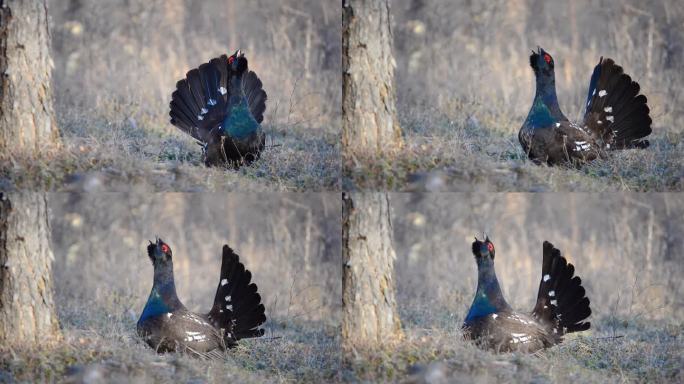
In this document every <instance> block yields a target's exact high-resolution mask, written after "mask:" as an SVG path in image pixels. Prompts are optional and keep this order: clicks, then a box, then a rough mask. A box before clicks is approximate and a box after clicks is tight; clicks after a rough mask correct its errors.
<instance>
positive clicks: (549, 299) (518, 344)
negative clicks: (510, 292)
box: [463, 237, 591, 352]
mask: <svg viewBox="0 0 684 384" xmlns="http://www.w3.org/2000/svg"><path fill="white" fill-rule="evenodd" d="M473 254H474V255H475V261H476V262H477V272H478V278H477V292H476V293H475V298H474V300H473V304H472V305H471V306H470V310H469V311H468V315H467V316H466V319H465V322H464V323H463V335H464V337H465V338H466V339H469V340H475V341H476V342H477V343H478V345H480V346H481V347H483V348H487V349H492V350H494V351H496V352H510V351H523V352H534V351H537V350H539V349H542V348H547V347H550V346H553V345H555V344H558V343H560V342H561V341H562V337H563V335H565V334H567V333H571V332H577V331H584V330H587V329H589V326H590V323H589V322H583V320H585V319H586V318H587V317H589V315H590V314H591V309H590V308H589V299H588V298H586V297H585V291H584V288H583V287H582V280H581V279H580V278H579V277H578V276H574V277H573V275H574V272H575V267H573V265H572V264H568V263H567V261H566V260H565V258H564V257H563V256H561V253H560V251H559V250H558V249H556V248H554V246H553V245H552V244H551V243H549V242H548V241H545V242H544V258H543V261H542V277H541V281H540V283H539V293H538V294H537V303H536V305H535V306H534V309H533V310H532V312H531V313H519V312H515V311H514V310H513V309H512V308H511V306H510V305H508V303H507V302H506V299H504V297H503V294H502V293H501V288H500V287H499V281H498V280H497V278H496V272H495V271H494V254H495V250H494V244H492V242H491V241H489V237H486V238H485V240H484V241H479V240H478V239H477V238H475V242H474V243H473Z"/></svg>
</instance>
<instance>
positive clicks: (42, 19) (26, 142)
mask: <svg viewBox="0 0 684 384" xmlns="http://www.w3.org/2000/svg"><path fill="white" fill-rule="evenodd" d="M49 44H50V34H49V30H48V14H47V0H0V150H2V151H7V150H9V149H12V150H19V151H36V152H37V151H40V150H41V148H44V147H45V146H48V145H52V144H54V143H55V142H57V140H58V130H57V124H56V123H55V120H54V117H53V116H54V114H53V109H52V89H51V86H50V75H51V73H50V72H51V70H52V59H51V58H50V51H49Z"/></svg>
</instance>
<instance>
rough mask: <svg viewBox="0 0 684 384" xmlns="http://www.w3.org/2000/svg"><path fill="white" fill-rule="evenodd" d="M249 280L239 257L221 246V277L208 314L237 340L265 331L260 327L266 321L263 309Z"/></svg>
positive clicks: (250, 275)
mask: <svg viewBox="0 0 684 384" xmlns="http://www.w3.org/2000/svg"><path fill="white" fill-rule="evenodd" d="M251 279H252V274H251V272H249V271H248V270H246V269H245V266H244V265H243V264H242V263H241V262H240V258H239V256H238V255H237V254H236V253H235V252H233V250H232V249H231V248H230V247H228V246H227V245H224V246H223V262H222V264H221V280H220V281H219V285H218V288H217V289H216V298H215V299H214V306H213V307H212V309H211V311H210V312H209V315H208V316H209V318H210V319H211V321H212V322H214V326H216V327H217V328H223V329H225V330H226V332H227V333H230V334H231V337H232V338H234V339H236V340H239V339H242V338H247V337H258V336H261V335H263V333H264V331H263V329H260V328H259V326H260V325H261V324H263V323H264V322H265V321H266V315H265V308H264V306H263V304H261V296H260V295H259V294H258V293H257V286H256V284H254V283H250V281H251Z"/></svg>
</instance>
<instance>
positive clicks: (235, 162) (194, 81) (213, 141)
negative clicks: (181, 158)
mask: <svg viewBox="0 0 684 384" xmlns="http://www.w3.org/2000/svg"><path fill="white" fill-rule="evenodd" d="M170 108H171V111H170V113H169V115H170V116H171V124H173V125H175V126H176V127H178V128H179V129H181V130H182V131H183V132H185V133H187V134H189V135H191V136H192V137H194V138H195V139H197V140H199V142H200V144H201V145H202V148H203V157H204V162H205V164H206V165H208V166H211V165H229V166H233V167H239V166H240V165H243V164H247V165H248V164H250V163H251V162H252V161H255V160H257V159H258V158H259V156H260V154H261V151H262V150H263V149H264V144H265V137H266V136H265V134H264V133H263V131H262V130H261V122H262V121H263V119H264V111H265V110H266V92H264V90H263V89H262V84H261V80H259V78H258V77H257V75H256V74H255V73H254V72H252V71H249V69H248V66H247V59H246V58H245V56H244V54H243V53H242V52H241V51H240V50H238V51H237V52H235V54H233V55H232V56H230V57H227V56H226V55H222V56H221V57H217V58H215V59H212V60H211V61H209V62H208V63H204V64H202V65H200V66H199V68H195V69H192V70H190V71H189V72H188V73H187V75H186V78H185V79H182V80H180V81H179V82H178V83H176V90H175V91H174V92H173V94H172V95H171V104H170Z"/></svg>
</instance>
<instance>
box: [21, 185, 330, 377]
mask: <svg viewBox="0 0 684 384" xmlns="http://www.w3.org/2000/svg"><path fill="white" fill-rule="evenodd" d="M49 205H50V210H51V217H50V225H51V227H52V247H53V252H54V255H55V262H54V279H53V281H54V284H55V303H56V308H57V311H58V315H59V320H60V324H61V327H62V329H63V333H64V335H65V339H66V341H67V342H66V343H65V346H64V347H63V348H64V349H65V351H64V352H63V353H61V354H60V353H56V354H52V355H51V356H43V358H45V359H46V360H45V361H41V357H40V356H35V357H33V358H32V359H27V360H28V362H27V363H26V364H27V366H28V367H30V366H31V365H32V364H38V365H39V366H41V365H44V367H43V369H45V370H46V371H48V372H50V371H52V372H55V371H56V372H63V371H64V366H63V365H69V366H71V368H69V370H68V371H67V372H68V373H71V374H72V375H75V376H74V377H75V378H77V377H79V375H82V376H83V375H87V374H93V372H94V373H99V374H104V375H106V376H111V377H113V378H114V379H113V380H115V381H116V380H119V379H121V380H123V381H126V380H133V379H135V380H143V381H146V382H147V381H159V380H162V381H168V380H171V379H172V378H173V380H174V381H175V380H181V379H190V378H193V377H196V376H197V377H204V378H205V379H207V380H209V381H216V380H227V379H232V381H235V380H237V381H239V382H272V381H302V380H303V381H315V382H321V381H329V380H332V379H334V378H335V377H336V376H337V375H338V370H339V364H340V361H339V358H340V356H339V337H338V334H339V321H340V306H341V302H340V299H339V298H340V297H341V280H340V276H341V269H340V268H341V266H340V264H339V257H340V249H341V248H340V247H341V243H340V241H341V227H340V225H341V224H340V220H339V215H340V202H339V196H338V195H335V194H311V195H306V194H254V195H246V194H242V195H235V194H231V195H224V194H201V195H198V194H176V193H166V194H163V195H154V194H153V195H149V194H92V193H91V194H51V195H50V198H49ZM155 236H159V237H161V238H162V239H164V241H165V242H167V243H168V244H169V245H170V247H171V249H172V250H173V258H174V273H175V279H176V287H177V289H178V295H179V298H180V299H181V301H182V302H183V303H184V304H185V305H186V306H187V307H188V309H190V310H192V311H197V312H207V311H208V310H209V309H210V307H211V305H212V303H213V299H214V295H215V293H216V285H217V284H218V279H219V270H220V265H221V247H222V246H223V244H229V245H230V246H231V247H232V248H233V249H234V250H235V251H236V252H237V253H238V254H239V255H240V259H241V261H242V262H243V263H244V264H245V267H246V268H247V269H249V270H250V271H251V272H252V276H253V277H252V281H253V282H255V283H256V284H257V286H258V287H259V293H260V294H261V297H262V300H263V303H264V305H265V307H266V316H267V318H268V320H267V322H266V324H265V329H266V335H265V336H264V337H262V338H257V339H248V340H243V341H241V343H240V344H241V346H240V347H238V348H237V349H235V350H231V351H229V352H228V353H227V354H226V359H227V360H228V362H226V361H205V360H201V359H196V358H193V357H191V356H183V355H178V354H170V355H157V354H156V353H155V352H154V351H153V350H151V349H150V348H148V347H147V345H146V344H144V343H143V342H142V341H141V340H140V339H139V338H138V337H137V335H136V333H135V324H136V322H137V319H138V317H139V316H140V313H141V312H142V308H143V307H144V305H145V302H146V301H147V297H148V295H149V292H150V289H151V287H152V276H153V268H152V264H151V262H150V260H149V258H148V257H147V253H146V246H147V244H148V240H153V241H154V239H155ZM36 360H38V362H36ZM27 369H28V368H27ZM15 372H16V369H15ZM38 372H40V370H38V371H37V372H33V373H31V376H29V377H33V378H34V379H37V378H38V377H40V376H39V373H38ZM17 377H21V375H17ZM58 377H59V376H58Z"/></svg>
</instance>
